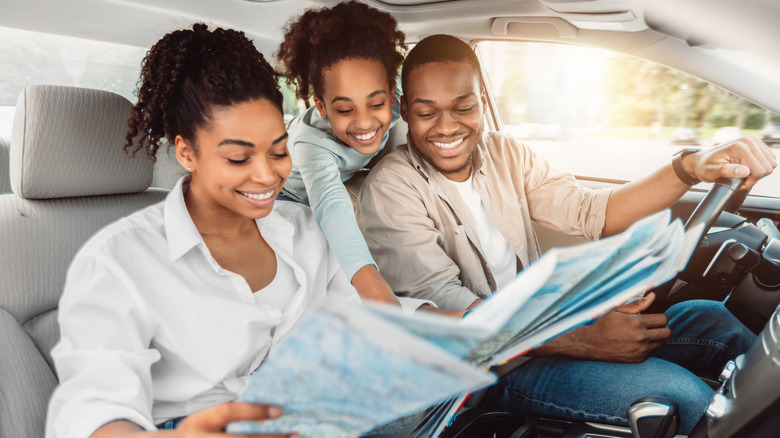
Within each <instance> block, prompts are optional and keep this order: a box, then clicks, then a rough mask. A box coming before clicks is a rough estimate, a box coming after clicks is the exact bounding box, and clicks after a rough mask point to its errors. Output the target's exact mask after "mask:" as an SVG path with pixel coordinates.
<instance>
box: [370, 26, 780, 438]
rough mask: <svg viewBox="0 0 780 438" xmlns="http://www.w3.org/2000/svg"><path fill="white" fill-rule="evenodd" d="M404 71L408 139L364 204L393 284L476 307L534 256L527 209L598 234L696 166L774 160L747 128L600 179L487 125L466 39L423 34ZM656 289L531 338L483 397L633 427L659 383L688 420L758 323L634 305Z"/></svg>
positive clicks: (676, 192) (665, 201) (663, 201)
mask: <svg viewBox="0 0 780 438" xmlns="http://www.w3.org/2000/svg"><path fill="white" fill-rule="evenodd" d="M402 83H403V92H404V96H403V98H402V99H401V113H402V116H403V118H404V120H406V121H407V122H408V125H409V135H408V145H405V146H401V147H399V148H398V149H397V150H395V151H394V152H392V153H391V154H389V155H388V156H387V157H386V158H385V159H384V160H382V162H380V163H379V164H378V165H377V166H376V167H375V168H374V169H373V170H372V172H371V173H370V175H369V176H368V178H367V179H366V181H365V182H364V183H363V186H362V189H361V192H360V195H359V198H358V205H357V211H356V217H357V220H358V223H359V225H360V228H361V230H362V232H363V234H364V236H365V238H366V242H367V243H368V245H369V248H370V250H371V252H372V255H373V257H374V259H375V261H376V262H377V264H378V267H379V270H380V272H381V273H382V275H383V277H384V278H385V279H386V280H387V281H388V283H389V284H390V286H391V288H392V289H393V290H394V291H395V292H396V294H398V295H400V296H414V297H417V298H424V299H428V300H431V301H433V302H435V303H436V304H437V305H438V306H439V307H442V308H445V309H454V310H461V311H464V312H465V311H467V310H469V309H471V308H473V307H474V306H475V305H477V304H478V303H479V302H480V300H481V299H482V298H485V297H487V296H488V295H490V293H492V291H494V290H496V289H497V288H500V287H501V286H502V285H504V284H506V283H507V282H509V281H511V280H512V279H513V278H514V277H515V276H516V274H517V272H518V271H519V270H521V269H522V268H523V267H524V266H528V265H529V264H530V263H531V262H533V261H534V260H536V259H537V258H538V257H539V255H540V249H539V246H538V243H537V239H536V236H535V234H534V231H533V228H532V226H531V223H532V221H536V222H537V223H539V224H541V225H544V226H546V227H549V228H552V229H554V230H558V231H562V232H565V233H567V234H571V235H578V236H584V237H587V238H589V239H598V238H600V237H604V236H609V235H612V234H615V233H619V232H621V231H623V230H625V229H626V228H628V227H629V226H630V225H631V224H632V223H634V222H635V221H637V220H638V219H641V218H643V217H645V216H648V215H650V214H652V213H655V212H657V211H660V210H662V209H664V208H667V207H669V206H671V205H672V204H673V203H674V202H675V201H677V200H678V199H679V198H680V197H681V196H682V195H683V194H684V193H685V192H687V190H688V189H689V188H690V186H691V185H692V184H694V183H696V182H698V181H699V180H701V181H714V180H715V179H717V178H719V177H727V178H735V177H738V178H746V180H745V183H744V186H743V188H750V187H752V186H753V185H754V184H755V183H756V181H758V180H759V179H760V178H762V177H763V176H765V175H767V174H769V173H771V172H772V170H773V168H774V167H775V166H776V162H775V157H774V154H773V153H772V152H771V151H770V150H769V149H768V148H767V147H766V145H764V144H763V143H762V142H761V141H760V140H758V139H757V138H755V137H748V138H744V139H742V140H740V141H736V142H733V143H730V144H727V145H724V146H720V147H717V148H713V149H709V150H706V151H701V152H690V151H689V152H686V153H683V154H679V155H677V156H675V158H674V162H673V163H672V164H670V165H667V166H665V167H663V168H661V169H659V170H657V171H656V172H654V173H652V174H651V175H649V176H647V177H645V178H643V179H640V180H637V181H634V182H631V183H627V184H624V185H621V186H618V187H616V188H612V189H601V190H595V189H591V188H587V187H584V186H581V185H579V184H578V183H577V182H576V181H575V179H574V178H573V176H572V175H570V174H568V173H564V172H560V171H557V170H555V169H553V168H552V167H551V166H550V165H549V164H548V163H547V161H545V160H544V158H542V157H540V156H539V155H536V154H535V153H534V152H533V151H532V150H531V149H530V148H528V146H527V145H525V144H523V143H522V142H519V141H517V140H515V139H514V138H513V137H511V136H509V135H506V134H504V133H501V132H488V131H485V129H484V126H483V125H484V110H485V106H486V97H485V92H484V89H483V88H482V85H481V71H480V65H479V61H478V59H477V58H476V56H475V54H474V52H473V51H472V50H471V49H470V48H469V46H468V45H467V44H465V43H463V42H462V41H460V40H458V39H457V38H454V37H451V36H447V35H435V36H431V37H428V38H425V39H423V40H422V41H421V42H420V43H418V44H417V45H416V46H415V47H414V48H413V49H412V50H411V51H410V53H409V55H408V57H407V58H406V61H405V62H404V66H403V71H402ZM604 159H608V158H607V157H605V158H604ZM653 299H654V295H653V294H652V293H651V294H648V296H646V297H645V298H643V299H641V300H638V301H634V302H632V303H630V304H626V305H623V306H620V307H617V308H615V309H613V310H612V311H610V312H608V313H607V314H606V315H604V316H602V317H601V318H599V319H598V320H597V321H595V322H594V323H593V324H590V325H587V326H582V327H579V328H576V329H574V330H571V331H569V332H567V333H565V334H563V335H561V336H559V337H558V338H556V339H553V340H552V341H550V342H548V343H547V344H545V345H543V346H542V347H540V348H538V349H536V350H534V351H532V352H531V353H530V354H529V356H533V358H532V359H531V360H526V361H525V362H523V363H522V364H520V365H519V366H518V367H517V368H515V369H514V370H513V371H511V372H509V373H508V374H506V375H505V376H503V377H502V378H501V379H500V381H499V383H498V384H497V385H495V386H494V387H492V388H491V389H490V390H488V392H487V393H486V395H485V397H484V399H483V404H485V405H487V406H488V407H490V408H494V409H500V410H509V411H523V412H534V413H537V414H544V415H552V416H556V417H563V418H569V419H578V420H587V421H601V422H609V423H616V424H624V425H625V424H626V423H627V420H626V408H627V407H628V405H629V404H630V403H631V402H632V401H634V400H636V399H638V398H640V397H643V396H646V395H660V396H664V397H667V398H669V399H671V400H673V401H675V402H676V403H677V404H678V405H679V406H680V408H681V416H682V425H681V427H680V432H682V433H688V432H690V430H691V429H692V428H693V426H694V425H695V423H696V422H697V421H698V419H699V418H700V417H701V415H702V413H703V412H704V410H705V408H706V405H707V403H708V401H709V399H710V398H711V396H712V389H710V387H709V386H708V385H707V384H705V383H704V382H703V381H702V380H701V379H699V378H698V377H697V376H696V374H700V375H706V374H712V373H717V372H718V371H719V370H720V369H721V368H722V366H723V364H724V363H725V362H726V361H727V360H729V359H733V358H734V357H735V356H737V355H738V354H740V353H742V352H744V351H745V350H746V349H747V348H748V347H749V346H750V345H751V344H752V342H753V340H754V338H755V336H754V335H753V333H752V332H751V331H749V330H748V329H747V328H745V327H744V326H743V325H742V324H741V323H740V322H739V321H738V320H736V318H734V317H733V316H732V315H731V314H730V313H729V312H728V311H727V310H726V309H725V308H724V307H723V305H722V304H721V303H719V302H714V301H687V302H683V303H679V304H677V305H675V306H672V307H671V308H669V310H668V311H667V312H666V313H665V314H643V313H641V312H643V311H644V310H645V309H647V307H648V306H649V305H650V304H651V303H652V301H653Z"/></svg>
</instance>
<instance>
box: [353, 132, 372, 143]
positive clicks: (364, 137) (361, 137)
mask: <svg viewBox="0 0 780 438" xmlns="http://www.w3.org/2000/svg"><path fill="white" fill-rule="evenodd" d="M352 135H354V136H355V138H356V139H358V140H362V141H366V140H370V139H371V138H373V137H374V136H375V135H376V131H374V132H371V133H368V134H352Z"/></svg>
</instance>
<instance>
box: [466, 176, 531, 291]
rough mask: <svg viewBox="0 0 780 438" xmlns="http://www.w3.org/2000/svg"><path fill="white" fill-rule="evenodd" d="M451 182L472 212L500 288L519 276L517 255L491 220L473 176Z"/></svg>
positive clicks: (472, 217)
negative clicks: (475, 187) (475, 186)
mask: <svg viewBox="0 0 780 438" xmlns="http://www.w3.org/2000/svg"><path fill="white" fill-rule="evenodd" d="M451 182H452V183H453V184H454V185H455V187H456V188H457V189H458V193H460V197H461V199H463V203H464V204H466V207H467V208H468V209H469V212H470V213H471V219H472V220H473V221H474V226H475V227H476V229H477V238H478V239H479V243H480V245H481V246H482V253H483V254H485V259H486V261H487V264H488V266H489V267H490V272H491V273H492V274H493V278H494V279H495V280H496V287H498V288H499V289H500V288H501V287H503V286H504V285H506V284H507V283H509V282H510V281H512V280H513V279H514V278H515V277H516V276H517V256H516V255H515V252H514V251H513V250H512V247H511V246H509V243H508V242H507V241H506V239H504V236H502V235H501V233H500V232H499V231H498V229H497V228H496V227H495V225H493V222H492V221H491V220H490V217H489V216H488V212H487V209H485V204H484V203H483V202H482V198H480V197H479V194H478V193H477V191H476V190H474V182H473V180H472V178H471V177H470V176H469V179H467V180H466V181H463V182H456V181H451Z"/></svg>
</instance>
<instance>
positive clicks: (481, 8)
mask: <svg viewBox="0 0 780 438" xmlns="http://www.w3.org/2000/svg"><path fill="white" fill-rule="evenodd" d="M363 1H364V2H365V3H368V4H370V5H372V6H374V7H377V8H379V9H382V10H385V11H388V12H390V13H391V14H393V15H394V16H395V17H396V18H397V19H398V21H399V22H400V23H401V27H402V29H403V30H404V31H405V32H406V34H407V36H408V40H409V41H410V42H414V41H417V40H419V39H420V38H422V37H424V36H426V35H432V34H436V33H450V34H454V35H457V36H459V37H461V38H463V39H465V40H467V41H478V40H481V39H506V40H523V41H549V42H562V43H569V44H579V45H584V46H593V47H602V48H607V49H610V50H615V51H618V52H623V53H627V54H631V55H634V56H637V57H640V58H644V59H648V60H651V61H655V62H659V63H661V64H664V65H667V66H670V67H673V68H676V69H678V70H681V71H685V72H687V73H689V74H692V75H694V76H698V77H700V78H702V79H705V80H708V81H710V82H712V83H714V84H716V85H721V86H723V87H724V88H727V89H729V90H731V91H732V92H735V94H738V95H741V96H742V97H744V98H746V99H748V100H751V101H753V102H755V103H756V104H759V105H761V106H764V107H766V108H768V109H770V110H772V111H774V112H776V113H780V56H777V55H778V54H780V48H778V42H780V26H779V25H778V23H780V2H779V1H777V0H450V1H425V0H363ZM336 3H338V0H322V1H312V0H67V1H62V0H0V5H2V14H0V26H4V27H13V28H19V29H26V30H34V31H41V32H49V33H54V34H61V35H68V36H75V37H82V38H91V39H98V40H104V41H111V42H117V43H122V44H130V45H136V46H142V47H148V46H150V45H151V44H152V43H154V41H156V40H157V39H158V38H159V37H160V36H162V35H163V34H165V33H166V32H168V31H170V30H171V29H175V28H181V27H186V26H188V25H189V24H191V23H192V22H195V21H205V22H208V23H212V24H215V25H221V26H227V27H232V28H236V29H240V30H243V31H245V32H246V33H247V34H248V35H250V36H251V37H252V38H253V39H254V40H255V43H256V45H257V46H258V48H259V49H260V50H261V51H262V52H263V53H265V54H268V55H270V54H272V53H273V52H275V50H276V48H277V47H278V45H279V41H280V39H281V28H282V26H283V25H284V23H285V22H286V21H287V19H288V18H289V17H293V16H295V15H297V14H299V13H300V12H301V11H303V10H304V9H306V8H309V7H315V6H331V5H334V4H336Z"/></svg>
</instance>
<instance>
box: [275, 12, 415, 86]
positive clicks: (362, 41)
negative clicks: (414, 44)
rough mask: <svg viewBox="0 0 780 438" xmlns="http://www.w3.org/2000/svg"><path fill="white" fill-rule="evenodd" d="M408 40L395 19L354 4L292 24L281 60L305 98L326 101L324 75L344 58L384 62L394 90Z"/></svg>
mask: <svg viewBox="0 0 780 438" xmlns="http://www.w3.org/2000/svg"><path fill="white" fill-rule="evenodd" d="M405 38H406V36H405V35H404V33H403V32H401V31H400V30H399V29H398V22H397V21H396V20H395V18H393V16H392V15H390V14H388V13H386V12H382V11H379V10H377V9H374V8H371V7H369V6H367V5H364V4H362V3H359V2H357V1H354V0H353V1H349V2H345V3H339V4H338V5H336V6H334V7H332V8H319V9H309V10H307V11H305V12H304V13H303V14H302V15H301V16H300V17H298V18H297V19H294V20H292V21H290V22H288V23H287V25H286V26H285V28H284V41H283V42H282V44H281V46H280V47H279V51H278V52H277V53H276V57H277V59H279V61H281V64H282V70H281V74H282V75H283V76H284V77H285V78H286V80H287V83H288V84H289V85H290V86H292V87H294V88H295V89H296V95H297V96H298V97H299V98H300V99H303V100H308V99H309V97H310V96H311V95H312V94H313V95H314V96H317V97H322V89H323V72H324V71H325V70H327V69H328V68H329V67H331V66H332V65H334V64H336V63H338V62H339V61H342V60H344V59H368V60H372V61H377V62H379V63H380V64H381V65H382V66H384V68H385V72H386V73H387V82H388V85H389V86H390V89H391V90H392V89H393V84H394V82H395V77H396V75H397V73H398V67H399V66H400V65H401V62H403V60H404V55H403V51H404V39H405Z"/></svg>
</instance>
